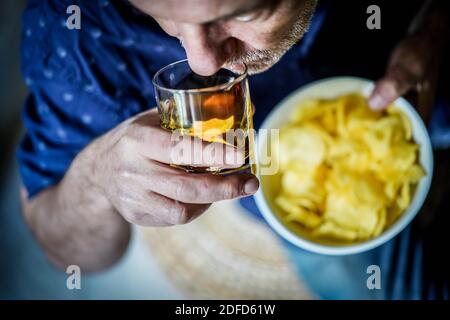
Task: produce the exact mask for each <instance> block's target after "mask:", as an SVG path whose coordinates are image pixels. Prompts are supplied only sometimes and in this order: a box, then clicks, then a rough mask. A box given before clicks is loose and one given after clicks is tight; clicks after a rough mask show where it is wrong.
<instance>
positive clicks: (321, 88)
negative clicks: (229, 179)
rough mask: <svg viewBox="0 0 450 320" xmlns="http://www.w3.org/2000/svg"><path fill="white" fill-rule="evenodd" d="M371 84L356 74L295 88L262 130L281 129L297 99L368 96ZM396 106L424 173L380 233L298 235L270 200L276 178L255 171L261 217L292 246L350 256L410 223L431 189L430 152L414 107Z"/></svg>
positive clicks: (263, 142)
mask: <svg viewBox="0 0 450 320" xmlns="http://www.w3.org/2000/svg"><path fill="white" fill-rule="evenodd" d="M373 86H374V84H373V82H372V81H370V80H366V79H361V78H355V77H335V78H328V79H323V80H319V81H316V82H313V83H310V84H308V85H306V86H303V87H301V88H299V89H297V90H296V91H294V92H293V93H291V94H290V95H289V96H288V97H286V98H285V99H284V100H283V101H281V102H280V103H279V104H278V105H277V106H276V107H275V108H274V109H273V110H272V111H271V112H270V114H269V115H268V116H267V117H266V119H265V120H264V122H263V124H262V126H261V129H280V128H282V127H284V126H285V125H286V124H287V123H288V122H289V117H290V115H291V113H292V111H293V109H295V108H297V107H298V104H299V102H300V101H302V100H305V99H313V98H334V97H337V96H340V95H343V94H346V93H351V92H358V93H361V94H363V95H364V96H366V97H367V96H368V95H369V94H370V92H371V90H372V88H373ZM395 105H396V106H397V107H398V108H399V109H400V110H402V111H403V112H404V113H405V114H406V115H407V116H408V117H409V119H410V121H411V124H412V134H413V138H414V140H415V141H416V143H418V144H419V146H420V151H419V160H420V164H421V165H422V167H423V168H424V169H425V172H426V176H424V177H423V178H422V179H421V180H420V182H419V184H418V186H417V188H416V191H415V194H414V197H413V198H412V201H411V204H410V206H409V208H408V209H407V210H406V211H405V212H404V213H403V214H402V215H401V217H400V218H399V219H397V221H396V222H394V223H393V224H392V225H391V226H389V227H388V229H387V230H385V231H383V233H381V234H380V235H379V236H377V237H375V238H373V239H370V240H367V241H365V242H359V243H354V244H348V245H341V244H338V245H336V244H333V243H321V242H317V241H314V240H313V239H311V238H308V236H307V234H306V232H305V233H304V234H301V232H298V230H297V231H296V232H295V231H294V230H293V229H292V227H289V226H288V225H286V224H285V223H284V222H283V221H282V220H281V218H280V214H279V212H280V210H279V209H278V208H277V207H276V206H275V205H274V202H273V199H274V195H275V193H276V192H277V191H278V190H277V188H278V187H274V185H276V184H274V183H271V179H275V178H274V177H273V176H269V175H260V174H258V175H259V179H260V181H261V186H260V189H259V191H258V192H257V193H256V195H255V199H256V204H257V206H258V208H259V210H260V211H261V213H262V215H263V216H264V218H265V219H266V220H267V222H268V223H269V225H270V226H271V227H272V228H273V229H275V231H276V232H278V233H279V234H280V235H281V236H282V237H283V238H285V239H286V240H288V241H289V242H291V243H293V244H294V245H296V246H298V247H300V248H302V249H306V250H309V251H311V252H315V253H320V254H328V255H349V254H355V253H360V252H363V251H367V250H370V249H373V248H375V247H378V246H380V245H382V244H383V243H385V242H387V241H389V240H390V239H392V238H393V237H394V236H396V235H397V234H398V233H399V232H400V231H402V230H403V229H404V228H405V227H406V226H407V225H408V224H409V223H410V222H411V220H412V219H413V218H414V217H415V216H416V214H417V213H418V211H419V210H420V208H421V207H422V204H423V202H424V201H425V198H426V196H427V194H428V190H429V188H430V184H431V178H432V174H433V151H432V147H431V142H430V137H429V135H428V132H427V129H426V127H425V125H424V123H423V121H422V119H421V117H420V116H419V115H418V113H417V112H416V110H415V109H414V107H413V106H412V105H411V104H410V103H409V102H408V101H406V100H405V99H403V98H399V99H397V101H395ZM257 146H258V150H257V159H260V158H261V155H262V153H261V152H262V150H266V146H267V139H266V136H264V135H259V136H258V141H257ZM272 181H273V180H272ZM277 213H278V214H277Z"/></svg>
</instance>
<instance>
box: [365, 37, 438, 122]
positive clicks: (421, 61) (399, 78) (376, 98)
mask: <svg viewBox="0 0 450 320" xmlns="http://www.w3.org/2000/svg"><path fill="white" fill-rule="evenodd" d="M437 50H438V48H436V46H435V44H433V43H432V39H431V38H429V37H427V36H426V35H424V34H417V35H411V36H408V37H407V38H405V39H404V40H402V41H401V42H400V43H399V44H398V46H397V47H396V48H395V49H394V51H393V53H392V55H391V58H390V61H389V64H388V68H387V71H386V73H385V75H384V77H383V78H382V79H380V80H379V81H378V82H377V83H376V85H375V88H374V90H373V92H372V94H371V96H370V98H369V106H370V107H371V108H372V109H374V110H382V109H385V108H386V107H387V106H388V105H390V104H391V103H392V102H394V101H395V100H396V99H397V98H398V97H400V96H403V95H405V94H406V93H408V92H410V91H415V92H416V94H417V99H416V101H413V104H414V105H416V108H417V109H418V111H419V113H420V114H421V116H422V117H423V118H424V120H428V118H429V116H430V113H431V109H432V105H433V97H434V93H435V85H436V80H437V79H436V78H437V71H438V70H437V69H438V66H439V59H437V54H438V53H437V52H436V51H437Z"/></svg>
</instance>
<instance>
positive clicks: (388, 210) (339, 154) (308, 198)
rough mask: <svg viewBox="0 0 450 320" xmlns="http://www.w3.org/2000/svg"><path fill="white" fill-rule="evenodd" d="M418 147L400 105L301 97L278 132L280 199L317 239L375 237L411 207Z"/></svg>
mask: <svg viewBox="0 0 450 320" xmlns="http://www.w3.org/2000/svg"><path fill="white" fill-rule="evenodd" d="M418 151H419V148H418V146H417V144H416V143H415V142H414V141H413V140H412V127H411V123H410V121H409V119H408V117H407V116H406V115H405V114H404V113H403V112H401V111H400V110H398V109H396V108H395V106H390V107H389V108H388V109H387V110H386V111H384V112H374V111H372V110H370V109H369V108H368V106H367V102H366V99H365V98H364V97H363V96H361V95H359V94H348V95H344V96H340V97H337V98H335V99H328V100H325V99H317V100H307V101H304V102H302V103H301V104H300V105H299V106H298V108H297V109H295V111H294V112H293V115H292V121H291V123H289V124H288V125H287V126H286V127H285V128H283V129H281V132H280V148H279V154H277V155H276V156H277V157H278V158H279V159H280V170H281V188H280V191H279V194H278V195H277V196H276V198H275V204H276V205H277V206H278V207H279V208H280V209H281V210H282V212H283V213H284V215H283V218H284V220H285V221H286V222H287V223H298V224H300V225H302V226H303V227H305V228H307V229H308V230H310V234H311V236H312V237H316V238H319V239H327V240H335V241H345V242H354V241H364V240H367V239H370V238H372V237H376V236H378V235H380V234H381V233H382V232H383V231H384V230H386V228H387V227H389V226H390V225H391V224H392V223H394V222H395V221H396V220H397V219H398V218H399V217H400V216H401V214H402V213H403V212H404V211H405V210H406V209H407V208H408V206H409V204H410V202H411V199H412V196H413V190H415V186H416V185H417V183H419V181H420V179H421V178H422V177H423V176H424V175H425V172H424V170H423V168H422V167H421V166H420V164H419V163H418Z"/></svg>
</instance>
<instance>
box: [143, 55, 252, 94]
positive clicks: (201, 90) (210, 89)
mask: <svg viewBox="0 0 450 320" xmlns="http://www.w3.org/2000/svg"><path fill="white" fill-rule="evenodd" d="M187 61H188V59H183V60H178V61H175V62H172V63H170V64H168V65H167V66H165V67H163V68H161V69H159V70H158V71H157V72H156V73H155V75H154V76H153V78H152V83H153V85H154V86H155V88H157V89H159V90H164V91H168V92H172V93H204V92H214V91H219V90H226V89H228V88H231V87H232V86H234V85H235V84H237V83H239V82H241V81H242V80H244V79H245V78H247V76H248V73H247V65H246V64H245V63H244V62H240V64H242V65H243V66H244V71H243V72H242V74H240V75H239V76H238V77H236V78H235V79H234V80H233V81H229V82H225V83H222V84H218V85H215V86H212V87H205V88H199V89H172V88H167V87H164V86H162V85H159V84H157V83H156V78H157V77H158V76H159V75H161V74H162V73H163V72H164V71H167V69H169V68H171V67H173V66H174V65H177V64H180V63H183V62H187ZM221 69H223V67H222V68H221ZM227 70H229V69H227ZM230 71H232V70H230ZM232 72H233V71H232Z"/></svg>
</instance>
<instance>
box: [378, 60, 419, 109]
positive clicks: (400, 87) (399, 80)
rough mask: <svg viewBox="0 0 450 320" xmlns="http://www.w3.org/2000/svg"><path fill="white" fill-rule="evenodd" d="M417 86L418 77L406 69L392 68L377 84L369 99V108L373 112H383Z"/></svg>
mask: <svg viewBox="0 0 450 320" xmlns="http://www.w3.org/2000/svg"><path fill="white" fill-rule="evenodd" d="M415 84H416V77H414V76H413V75H412V74H411V73H410V72H408V70H406V69H405V68H398V67H394V68H390V70H388V72H387V73H386V74H385V76H384V77H383V78H381V79H380V80H378V81H377V83H376V84H375V88H374V89H373V91H372V94H371V95H370V97H369V107H370V108H371V109H372V110H383V109H385V108H387V107H388V106H389V105H390V104H391V103H392V102H394V101H395V100H396V99H397V98H398V97H400V96H402V95H404V94H405V93H407V92H408V91H409V90H410V89H412V88H413V87H414V86H415Z"/></svg>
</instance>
